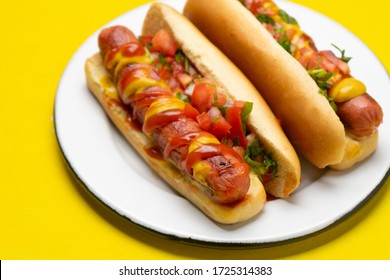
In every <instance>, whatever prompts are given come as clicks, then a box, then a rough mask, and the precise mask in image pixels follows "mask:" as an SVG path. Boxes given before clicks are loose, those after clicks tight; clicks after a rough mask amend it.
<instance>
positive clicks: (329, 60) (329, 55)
mask: <svg viewBox="0 0 390 280" xmlns="http://www.w3.org/2000/svg"><path fill="white" fill-rule="evenodd" d="M319 56H320V57H321V65H320V68H322V69H325V70H326V71H328V72H334V71H335V70H336V69H338V70H339V71H341V73H342V74H344V75H348V74H349V72H350V69H349V66H348V64H347V63H346V62H344V61H342V60H341V59H340V58H338V57H337V56H336V55H335V54H334V53H333V52H332V51H320V52H319Z"/></svg>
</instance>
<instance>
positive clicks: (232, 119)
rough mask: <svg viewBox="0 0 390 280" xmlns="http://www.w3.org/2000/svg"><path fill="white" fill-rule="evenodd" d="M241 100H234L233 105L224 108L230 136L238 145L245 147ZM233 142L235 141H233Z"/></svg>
mask: <svg viewBox="0 0 390 280" xmlns="http://www.w3.org/2000/svg"><path fill="white" fill-rule="evenodd" d="M243 104H244V103H243V102H238V101H235V102H234V104H233V106H231V107H229V108H228V109H227V110H226V120H227V122H228V123H229V124H230V125H231V127H232V128H231V130H230V136H231V137H232V138H233V139H234V140H237V141H238V143H237V144H239V145H240V146H242V147H244V148H246V137H245V131H244V127H243V124H242V120H241V111H242V108H243V106H244V105H243ZM234 142H235V141H234Z"/></svg>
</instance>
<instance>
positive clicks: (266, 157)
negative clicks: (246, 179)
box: [244, 138, 278, 178]
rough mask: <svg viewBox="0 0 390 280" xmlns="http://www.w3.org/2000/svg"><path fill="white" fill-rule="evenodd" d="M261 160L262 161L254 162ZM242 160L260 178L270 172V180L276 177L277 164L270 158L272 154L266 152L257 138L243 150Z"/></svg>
mask: <svg viewBox="0 0 390 280" xmlns="http://www.w3.org/2000/svg"><path fill="white" fill-rule="evenodd" d="M257 158H262V161H258V160H256V159H257ZM244 160H245V161H246V162H247V163H248V165H249V167H250V168H251V170H252V171H253V172H255V174H256V175H258V176H259V177H260V178H261V176H262V175H265V174H269V172H270V170H271V176H272V178H276V177H277V172H278V169H277V163H276V161H275V160H274V159H273V158H272V154H271V153H269V152H266V151H265V150H264V148H263V147H261V146H260V143H259V141H258V139H257V138H255V139H254V140H253V142H252V144H251V145H250V146H249V147H248V148H247V149H246V150H245V156H244Z"/></svg>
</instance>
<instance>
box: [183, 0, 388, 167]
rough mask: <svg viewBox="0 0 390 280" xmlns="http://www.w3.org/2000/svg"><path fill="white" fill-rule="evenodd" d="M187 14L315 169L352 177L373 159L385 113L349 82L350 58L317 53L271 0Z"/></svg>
mask: <svg viewBox="0 0 390 280" xmlns="http://www.w3.org/2000/svg"><path fill="white" fill-rule="evenodd" d="M222 6H223V7H224V8H223V9H220V8H219V7H222ZM183 13H184V15H185V16H186V17H187V18H189V19H190V20H191V21H192V22H193V23H194V24H195V25H196V26H197V27H198V28H199V29H200V30H201V31H202V32H203V33H204V34H205V35H206V36H207V37H208V38H209V39H210V40H211V41H212V42H213V43H214V44H215V45H216V46H217V47H219V48H220V49H221V50H222V51H223V52H224V53H225V54H226V55H227V56H228V57H229V58H230V59H231V60H232V61H233V62H234V63H235V64H236V65H237V66H238V67H239V68H240V69H241V70H242V71H243V72H244V73H245V74H246V75H247V77H248V78H249V79H250V80H251V81H252V82H253V84H254V85H255V86H256V88H257V89H258V90H259V92H260V93H261V94H262V96H263V97H264V99H265V100H266V101H267V103H268V104H269V106H270V107H271V109H272V110H273V112H274V113H275V115H276V116H277V117H278V118H279V119H280V120H281V122H282V126H283V129H284V130H285V132H286V134H287V136H288V137H289V139H290V141H291V143H292V144H293V145H294V146H295V148H296V149H297V150H298V151H299V152H300V153H302V154H303V156H305V157H306V158H307V159H308V160H309V161H310V162H311V163H313V164H314V165H315V166H317V167H319V168H324V167H327V166H330V167H331V168H333V169H348V168H350V167H352V166H353V165H354V164H356V163H357V162H359V161H362V160H364V159H365V158H367V157H368V156H369V155H370V154H371V153H373V152H374V151H375V149H376V146H377V142H378V129H377V128H378V126H379V125H380V123H381V122H382V117H383V112H382V109H381V107H380V105H379V104H378V102H376V101H375V100H374V99H373V98H372V97H371V96H370V95H369V94H368V93H367V92H366V87H365V85H364V84H363V83H362V82H361V81H359V80H357V79H356V78H354V77H353V76H352V75H351V73H350V68H349V65H348V61H349V59H350V58H348V57H347V56H346V54H345V50H342V49H340V48H339V47H337V46H334V47H335V48H336V51H337V52H340V54H339V56H337V55H336V54H335V53H334V52H333V51H330V50H325V51H322V50H318V49H317V47H316V45H315V43H314V41H313V40H312V38H311V37H310V36H309V35H307V34H306V33H304V31H302V30H301V29H300V27H299V24H298V22H297V20H296V19H295V18H294V17H292V16H290V15H289V14H288V13H287V12H286V11H284V10H282V9H280V8H279V7H278V6H277V5H276V4H275V3H274V2H272V1H271V0H244V1H238V0H216V1H205V0H200V1H198V0H188V1H187V3H186V6H185V8H184V12H183ZM237 22H239V24H237Z"/></svg>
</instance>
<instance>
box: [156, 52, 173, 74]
mask: <svg viewBox="0 0 390 280" xmlns="http://www.w3.org/2000/svg"><path fill="white" fill-rule="evenodd" d="M163 66H166V67H167V69H168V71H169V72H170V73H172V68H171V66H170V65H169V63H168V61H167V60H166V58H165V56H164V55H163V54H162V53H158V63H157V65H156V69H157V70H159V69H160V68H161V67H163Z"/></svg>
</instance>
